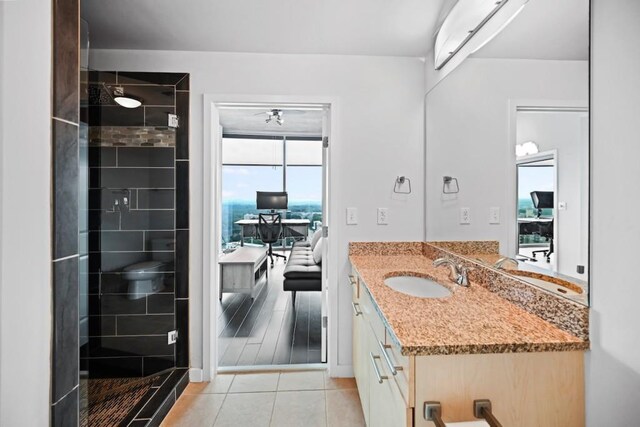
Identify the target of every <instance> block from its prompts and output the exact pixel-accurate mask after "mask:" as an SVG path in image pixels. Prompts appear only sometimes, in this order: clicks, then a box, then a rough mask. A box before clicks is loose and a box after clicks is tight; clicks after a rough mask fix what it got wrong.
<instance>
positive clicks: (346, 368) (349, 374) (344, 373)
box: [329, 365, 353, 378]
mask: <svg viewBox="0 0 640 427" xmlns="http://www.w3.org/2000/svg"><path fill="white" fill-rule="evenodd" d="M329 375H330V376H331V378H353V365H337V366H331V367H330V368H329Z"/></svg>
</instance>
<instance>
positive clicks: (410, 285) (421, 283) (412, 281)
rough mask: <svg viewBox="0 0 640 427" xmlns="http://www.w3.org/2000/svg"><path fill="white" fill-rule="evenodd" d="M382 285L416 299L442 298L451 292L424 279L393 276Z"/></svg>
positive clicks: (436, 283)
mask: <svg viewBox="0 0 640 427" xmlns="http://www.w3.org/2000/svg"><path fill="white" fill-rule="evenodd" d="M384 284H385V285H387V286H388V287H390V288H391V289H393V290H394V291H398V292H402V293H403V294H407V295H411V296H413V297H418V298H444V297H448V296H449V295H451V291H450V290H449V289H447V288H446V287H444V286H442V285H441V284H439V283H438V282H435V281H433V280H431V279H426V278H424V277H414V276H395V277H389V278H388V279H384Z"/></svg>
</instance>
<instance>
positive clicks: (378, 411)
mask: <svg viewBox="0 0 640 427" xmlns="http://www.w3.org/2000/svg"><path fill="white" fill-rule="evenodd" d="M372 332H373V331H372ZM369 348H370V349H371V350H370V352H369V356H370V363H371V375H370V377H369V378H370V386H369V387H370V400H371V402H370V404H369V411H370V414H369V424H368V425H369V426H370V427H378V426H379V427H396V426H397V427H407V426H411V425H412V423H413V417H410V416H409V415H410V414H411V413H412V411H411V408H408V407H407V404H406V402H405V400H404V398H403V396H402V393H401V392H400V389H399V387H398V384H397V383H396V381H395V380H394V379H393V377H394V375H393V373H392V370H391V369H390V368H389V366H388V364H387V363H386V361H385V360H384V355H383V354H382V348H381V346H380V341H379V340H378V339H376V338H374V337H373V334H371V337H370V341H369Z"/></svg>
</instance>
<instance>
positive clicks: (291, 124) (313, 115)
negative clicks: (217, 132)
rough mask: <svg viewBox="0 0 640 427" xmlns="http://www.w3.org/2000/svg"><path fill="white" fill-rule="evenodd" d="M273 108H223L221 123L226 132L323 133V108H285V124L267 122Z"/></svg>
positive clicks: (273, 121)
mask: <svg viewBox="0 0 640 427" xmlns="http://www.w3.org/2000/svg"><path fill="white" fill-rule="evenodd" d="M271 108H272V107H264V108H262V109H221V110H220V125H221V126H222V130H223V132H224V133H232V134H241V135H242V134H244V135H288V136H321V135H322V117H323V114H324V113H323V111H322V110H302V109H295V110H291V109H284V110H283V118H284V124H283V125H282V126H280V125H279V124H277V123H276V122H275V120H272V121H271V122H270V123H266V122H265V119H266V118H267V114H266V112H267V111H270V110H271Z"/></svg>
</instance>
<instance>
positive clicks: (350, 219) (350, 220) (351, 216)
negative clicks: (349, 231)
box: [347, 208, 358, 225]
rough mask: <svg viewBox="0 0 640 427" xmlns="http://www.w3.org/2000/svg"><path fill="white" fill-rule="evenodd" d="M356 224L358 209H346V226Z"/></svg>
mask: <svg viewBox="0 0 640 427" xmlns="http://www.w3.org/2000/svg"><path fill="white" fill-rule="evenodd" d="M356 224H358V208H347V225H356Z"/></svg>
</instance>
